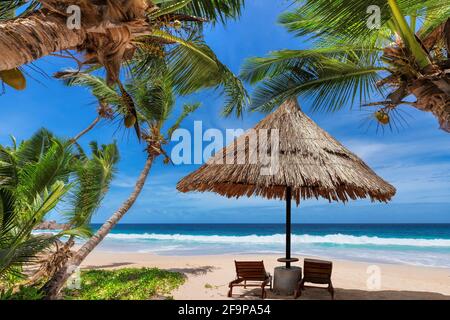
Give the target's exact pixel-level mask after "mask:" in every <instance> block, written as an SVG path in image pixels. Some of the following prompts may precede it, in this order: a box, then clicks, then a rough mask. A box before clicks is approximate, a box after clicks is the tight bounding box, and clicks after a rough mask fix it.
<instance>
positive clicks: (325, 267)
mask: <svg viewBox="0 0 450 320" xmlns="http://www.w3.org/2000/svg"><path fill="white" fill-rule="evenodd" d="M332 270H333V263H332V262H331V261H323V260H316V259H305V261H304V265H303V279H302V280H301V281H300V283H299V285H298V288H297V290H296V291H295V298H298V297H299V296H301V294H302V290H305V287H307V286H305V282H310V283H314V284H327V285H328V287H326V288H323V287H311V288H323V289H327V290H328V292H329V293H330V294H331V299H334V288H333V284H332V283H331V272H332Z"/></svg>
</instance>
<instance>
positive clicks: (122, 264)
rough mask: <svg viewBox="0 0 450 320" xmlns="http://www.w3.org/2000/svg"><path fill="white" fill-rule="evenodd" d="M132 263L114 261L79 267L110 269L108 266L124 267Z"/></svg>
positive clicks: (84, 268)
mask: <svg viewBox="0 0 450 320" xmlns="http://www.w3.org/2000/svg"><path fill="white" fill-rule="evenodd" d="M132 264H134V263H133V262H116V263H110V264H104V265H101V266H97V265H96V266H83V267H82V268H81V269H83V270H86V269H88V270H92V269H110V268H118V267H124V266H129V265H132Z"/></svg>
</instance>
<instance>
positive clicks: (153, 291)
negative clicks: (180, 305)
mask: <svg viewBox="0 0 450 320" xmlns="http://www.w3.org/2000/svg"><path fill="white" fill-rule="evenodd" d="M185 280H186V279H185V277H184V276H183V275H182V274H181V273H178V272H171V271H166V270H160V269H157V268H123V269H118V270H86V271H82V272H81V283H80V287H79V288H66V289H64V292H63V293H64V299H67V300H149V299H166V300H167V299H171V298H172V297H171V295H170V293H171V292H172V291H173V290H174V289H176V288H178V287H179V286H180V285H182V284H183V283H184V282H185Z"/></svg>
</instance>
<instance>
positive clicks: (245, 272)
mask: <svg viewBox="0 0 450 320" xmlns="http://www.w3.org/2000/svg"><path fill="white" fill-rule="evenodd" d="M234 263H235V265H236V279H235V280H233V281H231V282H230V284H229V287H230V290H229V291H228V297H231V296H232V295H233V287H244V288H247V287H261V290H262V292H261V298H262V299H264V298H265V297H266V295H267V294H266V289H265V287H266V286H267V285H269V286H270V289H272V276H271V275H270V273H268V272H266V269H265V268H264V262H263V261H234ZM242 282H243V283H244V284H242ZM248 282H250V283H248Z"/></svg>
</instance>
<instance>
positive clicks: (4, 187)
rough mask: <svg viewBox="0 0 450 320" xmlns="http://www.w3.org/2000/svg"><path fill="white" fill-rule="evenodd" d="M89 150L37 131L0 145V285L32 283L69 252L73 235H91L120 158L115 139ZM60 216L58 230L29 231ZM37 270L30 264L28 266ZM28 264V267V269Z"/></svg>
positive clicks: (57, 263)
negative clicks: (52, 232) (9, 143)
mask: <svg viewBox="0 0 450 320" xmlns="http://www.w3.org/2000/svg"><path fill="white" fill-rule="evenodd" d="M90 153H91V154H90V155H87V154H86V153H85V152H84V151H83V149H82V148H81V147H80V146H78V145H75V144H74V141H73V140H67V139H61V138H58V137H56V136H54V135H53V134H52V133H51V132H49V131H48V130H45V129H41V130H39V131H38V132H36V133H35V134H34V135H33V136H32V137H31V138H30V139H28V140H25V141H23V142H21V143H17V142H16V140H15V139H14V138H12V142H11V145H10V146H0V199H1V201H0V286H1V287H3V289H5V288H8V287H14V286H15V285H17V284H24V281H25V282H26V283H27V284H35V283H36V282H39V281H41V280H42V279H43V278H45V277H49V276H51V275H52V273H53V272H54V270H55V269H56V268H57V267H58V265H59V264H62V263H64V262H65V260H67V259H68V258H69V256H70V248H71V247H72V246H73V245H74V241H75V239H76V238H80V239H81V238H86V237H89V236H91V235H92V230H91V227H90V222H91V218H92V216H93V215H94V214H95V212H96V211H97V209H98V207H99V206H100V204H101V201H102V199H103V197H104V195H105V194H106V192H107V190H108V188H109V185H110V183H111V180H112V178H113V175H114V172H115V167H116V164H117V162H118V159H119V155H118V150H117V146H116V144H115V143H113V144H109V145H103V146H100V147H99V146H98V145H97V144H96V143H95V142H92V143H91V152H90ZM52 213H54V214H60V215H61V220H63V221H65V222H66V223H65V224H64V226H65V227H64V229H63V230H59V231H58V232H56V234H52V235H45V234H35V233H34V232H33V230H34V229H35V228H36V227H37V226H38V225H39V224H40V223H41V222H42V221H43V220H44V219H45V218H47V217H48V216H49V215H50V214H52ZM33 264H34V265H37V268H34V269H33V268H30V266H32V265H33ZM27 267H28V270H26V269H27Z"/></svg>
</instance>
